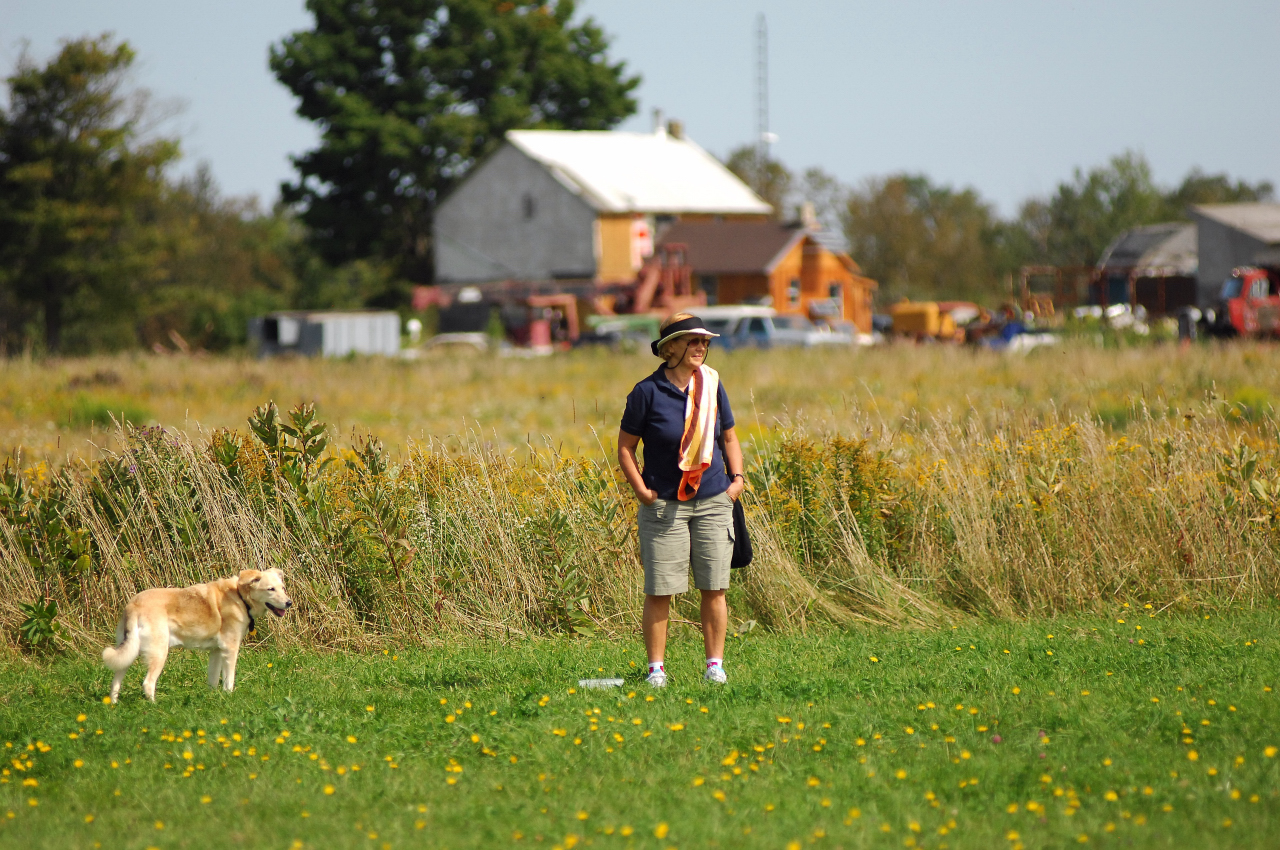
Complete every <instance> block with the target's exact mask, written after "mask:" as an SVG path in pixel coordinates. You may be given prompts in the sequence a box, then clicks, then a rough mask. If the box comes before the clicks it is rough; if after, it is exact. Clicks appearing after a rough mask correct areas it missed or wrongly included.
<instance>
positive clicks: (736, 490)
mask: <svg viewBox="0 0 1280 850" xmlns="http://www.w3.org/2000/svg"><path fill="white" fill-rule="evenodd" d="M745 489H747V485H746V484H745V483H744V482H743V480H742V479H741V478H735V479H733V481H731V482H730V483H729V489H728V490H726V491H725V492H726V493H728V494H729V498H730V499H732V500H733V501H735V502H736V501H738V497H739V496H741V495H742V491H743V490H745Z"/></svg>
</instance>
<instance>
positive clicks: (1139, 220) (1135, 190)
mask: <svg viewBox="0 0 1280 850" xmlns="http://www.w3.org/2000/svg"><path fill="white" fill-rule="evenodd" d="M1023 213H1024V214H1026V215H1032V216H1038V217H1039V218H1040V219H1041V220H1042V230H1043V243H1044V248H1045V252H1046V256H1045V260H1046V261H1047V262H1049V263H1051V264H1053V265H1056V266H1088V265H1093V264H1094V263H1096V262H1097V261H1098V258H1099V257H1101V256H1102V252H1103V251H1104V250H1106V247H1107V245H1109V244H1111V241H1112V240H1113V239H1115V238H1116V236H1118V235H1119V234H1120V233H1122V232H1124V231H1125V230H1128V229H1129V228H1131V227H1138V226H1139V225H1143V224H1154V223H1156V222H1158V221H1161V220H1163V217H1164V215H1165V204H1164V199H1163V197H1162V196H1161V193H1160V190H1159V188H1157V187H1156V185H1155V182H1154V180H1152V177H1151V166H1150V165H1148V164H1147V161H1146V159H1145V158H1144V157H1143V156H1142V155H1141V154H1136V153H1133V152H1132V151H1127V152H1125V153H1123V154H1121V155H1120V156H1116V157H1112V158H1111V161H1110V162H1108V163H1107V165H1106V166H1103V167H1100V168H1093V169H1090V171H1089V172H1088V174H1085V173H1083V172H1081V171H1080V169H1078V168H1077V169H1076V171H1075V175H1074V178H1073V179H1072V181H1071V182H1069V183H1061V184H1059V186H1058V190H1057V192H1055V193H1054V194H1053V196H1052V197H1051V198H1049V200H1048V202H1047V204H1046V209H1045V210H1043V211H1040V210H1038V209H1037V208H1036V207H1035V206H1034V205H1032V206H1030V207H1024V209H1023Z"/></svg>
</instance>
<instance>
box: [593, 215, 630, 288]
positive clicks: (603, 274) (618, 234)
mask: <svg viewBox="0 0 1280 850" xmlns="http://www.w3.org/2000/svg"><path fill="white" fill-rule="evenodd" d="M631 219H632V216H630V215H602V216H600V217H599V218H598V219H597V221H598V222H599V228H600V262H599V265H598V266H597V267H596V280H599V281H609V282H612V281H621V280H633V279H635V276H636V272H635V269H633V268H631Z"/></svg>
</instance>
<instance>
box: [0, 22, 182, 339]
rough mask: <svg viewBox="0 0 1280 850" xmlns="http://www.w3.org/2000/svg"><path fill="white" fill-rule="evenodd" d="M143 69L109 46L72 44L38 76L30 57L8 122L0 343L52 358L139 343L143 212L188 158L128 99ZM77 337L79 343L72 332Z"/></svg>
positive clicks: (3, 144) (137, 100)
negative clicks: (168, 174) (31, 345)
mask: <svg viewBox="0 0 1280 850" xmlns="http://www.w3.org/2000/svg"><path fill="white" fill-rule="evenodd" d="M133 59H134V53H133V51H132V50H131V49H130V48H129V46H128V45H126V44H123V43H120V44H116V43H114V42H113V40H112V39H111V37H110V36H108V35H103V36H101V37H99V38H94V39H80V40H78V41H68V42H64V43H63V45H62V48H61V50H60V51H59V53H58V55H57V56H55V57H54V58H53V59H52V60H51V61H50V62H49V63H48V64H47V65H46V66H44V67H38V66H37V65H36V64H35V63H34V62H33V61H32V60H31V59H30V58H29V57H28V56H26V55H25V54H24V55H23V56H22V58H21V59H19V61H18V64H17V68H16V69H15V71H14V73H13V75H12V76H10V77H9V78H8V80H7V83H8V87H9V109H8V111H7V113H0V307H4V308H6V309H4V310H0V314H3V315H0V336H2V337H4V340H0V342H3V341H8V342H10V343H12V342H14V341H15V340H19V339H23V338H25V339H28V340H29V339H30V338H31V335H32V333H33V332H35V333H37V334H38V335H42V336H43V341H44V345H45V346H47V348H48V349H49V350H51V351H59V350H62V349H64V348H70V349H77V348H80V349H84V348H91V347H102V346H106V347H113V346H120V345H128V344H130V343H132V342H133V334H132V327H131V321H132V318H133V316H132V311H133V309H134V308H135V307H136V301H137V294H138V288H139V286H140V285H142V283H143V282H144V279H145V276H146V271H147V268H148V263H149V253H150V252H151V251H152V250H153V249H154V245H153V244H151V243H150V242H149V241H148V239H147V230H148V228H147V224H146V223H145V222H144V221H142V220H141V219H140V218H139V215H138V212H139V210H140V209H141V208H142V207H143V206H144V205H145V204H146V203H147V202H149V201H151V200H153V199H155V198H156V197H157V196H158V194H159V193H160V191H161V188H162V186H163V170H164V168H165V166H166V165H168V164H169V163H170V162H171V161H173V160H174V159H175V158H176V157H177V156H178V145H177V143H176V142H174V141H172V140H169V139H147V138H145V136H144V133H143V129H144V128H143V125H142V121H143V118H144V116H145V112H146V109H145V100H144V99H143V98H141V97H137V96H135V97H131V98H127V97H125V96H124V95H123V94H122V92H121V84H122V81H123V79H124V75H125V74H126V72H127V71H128V68H129V66H130V65H131V64H132V62H133ZM68 330H73V331H74V333H73V334H72V336H71V338H67V336H66V334H65V332H66V331H68Z"/></svg>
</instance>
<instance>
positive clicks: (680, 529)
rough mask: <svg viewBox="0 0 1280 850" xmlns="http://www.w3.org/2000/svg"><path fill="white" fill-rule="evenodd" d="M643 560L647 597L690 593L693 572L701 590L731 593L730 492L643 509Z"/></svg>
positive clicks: (661, 502) (662, 501)
mask: <svg viewBox="0 0 1280 850" xmlns="http://www.w3.org/2000/svg"><path fill="white" fill-rule="evenodd" d="M640 560H641V561H643V562H644V592H645V593H646V594H648V595H649V596H672V595H674V594H677V593H684V592H685V591H687V590H688V589H689V567H690V566H692V567H693V583H694V586H695V587H697V588H698V589H699V590H728V589H729V562H730V561H731V560H733V500H732V499H730V498H729V494H728V493H721V494H719V495H717V496H711V497H709V498H706V499H693V500H691V501H688V502H679V501H676V500H675V499H658V500H657V501H655V502H654V503H653V504H652V505H641V506H640Z"/></svg>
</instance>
